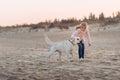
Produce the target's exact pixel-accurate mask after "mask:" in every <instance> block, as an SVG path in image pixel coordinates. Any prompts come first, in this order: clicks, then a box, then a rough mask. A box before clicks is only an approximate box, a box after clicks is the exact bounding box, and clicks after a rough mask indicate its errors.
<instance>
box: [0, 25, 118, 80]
mask: <svg viewBox="0 0 120 80" xmlns="http://www.w3.org/2000/svg"><path fill="white" fill-rule="evenodd" d="M106 27H107V28H106V30H103V29H101V30H100V31H98V27H95V26H92V27H91V31H90V33H91V37H92V46H91V47H88V45H87V44H86V53H85V61H84V62H79V61H78V54H77V46H75V47H74V51H73V53H74V59H73V60H74V61H72V62H68V61H66V57H64V56H62V61H61V62H59V61H57V58H58V54H55V55H53V56H52V58H51V59H50V62H49V63H48V64H47V65H46V64H44V63H45V59H46V54H47V51H48V50H49V47H50V46H48V45H47V44H46V43H45V41H44V35H43V34H44V33H46V34H48V36H49V37H50V38H51V39H52V40H53V41H61V40H65V39H69V38H70V34H71V33H72V32H73V31H74V28H71V29H70V30H64V31H60V30H56V29H52V30H50V32H44V30H39V31H38V32H36V31H31V32H29V31H28V30H29V29H28V28H22V29H14V30H8V31H1V32H0V80H120V24H119V25H109V26H106Z"/></svg>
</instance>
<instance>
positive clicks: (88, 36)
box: [87, 31, 91, 46]
mask: <svg viewBox="0 0 120 80" xmlns="http://www.w3.org/2000/svg"><path fill="white" fill-rule="evenodd" d="M87 38H88V44H89V46H91V37H90V33H89V31H87Z"/></svg>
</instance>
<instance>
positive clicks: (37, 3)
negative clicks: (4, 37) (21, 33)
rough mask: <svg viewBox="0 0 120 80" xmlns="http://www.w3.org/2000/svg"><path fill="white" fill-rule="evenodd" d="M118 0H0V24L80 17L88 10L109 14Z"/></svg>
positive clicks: (119, 3) (119, 7) (117, 8)
mask: <svg viewBox="0 0 120 80" xmlns="http://www.w3.org/2000/svg"><path fill="white" fill-rule="evenodd" d="M117 11H120V0H0V25H2V26H6V25H15V24H24V23H27V24H30V23H38V22H40V21H45V20H54V19H55V18H59V19H67V18H71V17H75V18H77V19H82V18H83V17H84V16H87V17H88V16H89V14H90V12H92V13H95V14H96V16H98V15H99V14H100V13H101V12H103V13H104V14H105V16H111V15H112V13H113V12H117Z"/></svg>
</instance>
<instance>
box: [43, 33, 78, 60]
mask: <svg viewBox="0 0 120 80" xmlns="http://www.w3.org/2000/svg"><path fill="white" fill-rule="evenodd" d="M45 41H46V43H47V44H49V45H50V46H51V49H50V51H49V52H48V55H47V61H48V59H49V58H50V56H51V55H52V54H54V53H55V52H58V53H59V60H61V55H62V53H63V52H65V53H66V56H67V58H69V54H70V55H71V57H73V54H72V48H73V46H74V45H75V44H77V43H79V42H80V38H79V37H75V38H74V39H73V38H72V39H70V40H64V41H61V42H53V41H51V40H50V39H49V38H48V37H47V35H45Z"/></svg>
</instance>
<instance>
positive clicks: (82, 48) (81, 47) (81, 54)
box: [78, 41, 85, 59]
mask: <svg viewBox="0 0 120 80" xmlns="http://www.w3.org/2000/svg"><path fill="white" fill-rule="evenodd" d="M84 51H85V46H84V43H82V41H80V43H78V54H79V59H80V58H83V59H84Z"/></svg>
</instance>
